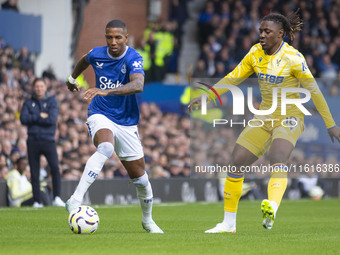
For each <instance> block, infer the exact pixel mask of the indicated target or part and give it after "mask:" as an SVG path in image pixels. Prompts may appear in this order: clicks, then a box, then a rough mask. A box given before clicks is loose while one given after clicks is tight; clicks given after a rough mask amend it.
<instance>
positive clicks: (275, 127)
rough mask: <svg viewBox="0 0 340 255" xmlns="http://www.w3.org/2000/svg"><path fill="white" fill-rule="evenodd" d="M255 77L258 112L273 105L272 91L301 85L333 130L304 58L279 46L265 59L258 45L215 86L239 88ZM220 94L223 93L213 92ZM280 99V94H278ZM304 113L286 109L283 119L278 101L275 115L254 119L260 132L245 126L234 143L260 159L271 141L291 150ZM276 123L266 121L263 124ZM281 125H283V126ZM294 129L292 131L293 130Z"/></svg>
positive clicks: (328, 113)
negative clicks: (288, 145) (279, 141)
mask: <svg viewBox="0 0 340 255" xmlns="http://www.w3.org/2000/svg"><path fill="white" fill-rule="evenodd" d="M253 73H256V75H257V77H258V82H259V85H260V91H261V95H262V102H261V106H260V110H267V109H270V108H271V106H272V104H273V88H298V87H300V83H301V84H302V86H303V87H304V88H305V89H308V90H309V91H310V93H311V96H312V100H313V102H314V104H315V105H316V107H317V109H318V111H319V112H320V113H321V115H322V117H323V119H324V120H325V123H326V127H327V128H331V127H333V126H335V122H334V120H333V118H332V115H331V114H330V111H329V109H328V106H327V103H326V101H325V98H324V97H323V95H322V93H321V91H320V89H319V87H318V85H317V83H316V82H315V79H314V77H313V75H312V74H311V73H310V71H309V69H308V67H307V64H306V61H305V58H304V57H303V55H302V54H301V53H300V52H299V51H297V50H296V49H294V48H293V47H292V46H290V45H288V44H287V43H286V42H283V41H282V43H281V45H280V47H279V48H278V49H277V50H276V52H274V54H272V55H267V54H266V53H265V52H264V51H263V49H262V46H261V45H260V44H256V45H254V46H253V47H252V48H251V49H250V51H249V53H248V54H247V55H246V56H245V57H244V59H243V60H242V61H241V63H240V64H239V65H238V66H237V67H236V68H235V69H234V70H233V71H232V72H231V73H229V74H228V75H227V76H226V77H225V78H224V79H222V80H220V81H219V82H218V84H233V85H238V83H240V82H241V81H242V80H243V78H247V77H249V76H250V75H251V74H253ZM216 91H217V92H218V93H219V94H223V93H224V92H226V91H223V89H218V88H216ZM278 98H281V90H280V89H279V90H278ZM287 98H289V99H296V98H300V95H299V93H290V94H288V95H287ZM303 117H304V115H303V113H302V112H301V110H300V109H299V108H297V107H296V105H289V106H288V107H287V112H286V115H281V105H280V100H279V102H278V107H277V108H276V110H275V111H274V113H272V114H270V115H264V116H263V115H255V117H254V118H255V119H261V120H262V121H263V122H261V123H259V124H262V123H264V125H263V127H262V128H259V127H251V126H247V127H246V128H245V130H244V131H243V132H242V134H241V135H240V137H239V138H238V140H237V143H238V144H240V145H242V146H243V147H245V148H247V149H248V150H249V151H251V152H252V153H253V154H254V155H256V156H257V157H261V156H262V155H263V154H264V153H265V152H266V151H267V149H268V148H269V146H270V144H271V141H272V140H274V139H276V138H282V139H286V140H288V141H290V142H291V143H292V144H293V145H294V146H295V144H296V141H297V139H298V138H299V136H300V135H301V133H302V132H303V129H304V124H303ZM268 119H271V120H275V121H265V120H268ZM282 121H285V122H289V123H292V124H291V125H290V124H289V123H286V124H285V125H282ZM292 126H294V127H292Z"/></svg>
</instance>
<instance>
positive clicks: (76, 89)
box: [66, 81, 79, 92]
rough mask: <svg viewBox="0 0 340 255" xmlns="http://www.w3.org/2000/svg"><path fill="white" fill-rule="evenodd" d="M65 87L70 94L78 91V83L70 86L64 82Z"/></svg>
mask: <svg viewBox="0 0 340 255" xmlns="http://www.w3.org/2000/svg"><path fill="white" fill-rule="evenodd" d="M66 85H67V88H68V90H69V91H72V92H75V91H79V88H78V86H79V84H78V82H76V83H75V84H71V83H70V82H69V81H66Z"/></svg>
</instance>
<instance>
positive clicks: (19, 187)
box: [7, 157, 34, 207]
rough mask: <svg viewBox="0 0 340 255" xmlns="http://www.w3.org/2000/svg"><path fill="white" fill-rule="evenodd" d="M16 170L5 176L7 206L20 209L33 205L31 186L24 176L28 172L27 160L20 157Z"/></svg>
mask: <svg viewBox="0 0 340 255" xmlns="http://www.w3.org/2000/svg"><path fill="white" fill-rule="evenodd" d="M15 166H16V168H14V169H12V170H11V171H10V172H9V173H8V176H7V187H8V200H9V205H10V206H13V207H20V206H25V205H33V203H34V201H33V193H32V184H31V183H30V182H29V181H28V180H27V177H26V175H25V173H26V172H28V160H27V158H26V157H20V158H19V159H18V160H17V161H16V163H15Z"/></svg>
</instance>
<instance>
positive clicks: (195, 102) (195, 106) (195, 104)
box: [188, 97, 201, 112]
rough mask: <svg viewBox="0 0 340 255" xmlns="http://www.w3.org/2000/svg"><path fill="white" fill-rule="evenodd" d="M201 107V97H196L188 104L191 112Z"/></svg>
mask: <svg viewBox="0 0 340 255" xmlns="http://www.w3.org/2000/svg"><path fill="white" fill-rule="evenodd" d="M200 108H201V97H196V98H194V99H193V100H191V102H190V103H189V105H188V109H189V112H192V111H193V110H198V109H200Z"/></svg>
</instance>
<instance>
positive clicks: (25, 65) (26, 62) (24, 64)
mask: <svg viewBox="0 0 340 255" xmlns="http://www.w3.org/2000/svg"><path fill="white" fill-rule="evenodd" d="M18 61H19V62H20V67H21V69H23V70H33V71H34V63H33V62H32V61H31V59H30V56H29V52H28V49H27V47H22V48H21V51H20V55H19V58H18Z"/></svg>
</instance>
